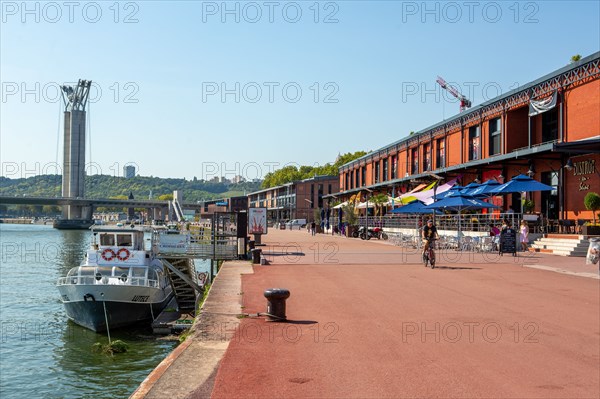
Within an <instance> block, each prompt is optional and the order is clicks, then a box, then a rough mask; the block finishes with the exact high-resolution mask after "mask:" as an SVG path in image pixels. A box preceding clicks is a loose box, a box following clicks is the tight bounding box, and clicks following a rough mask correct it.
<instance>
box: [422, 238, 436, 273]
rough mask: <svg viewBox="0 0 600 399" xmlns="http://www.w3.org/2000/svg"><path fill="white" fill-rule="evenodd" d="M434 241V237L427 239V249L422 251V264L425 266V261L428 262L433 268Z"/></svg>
mask: <svg viewBox="0 0 600 399" xmlns="http://www.w3.org/2000/svg"><path fill="white" fill-rule="evenodd" d="M435 241H436V240H435V238H432V239H431V240H429V247H428V248H427V251H425V252H424V253H423V264H424V265H425V267H427V263H429V264H430V265H431V268H432V269H433V268H435V248H434V244H435Z"/></svg>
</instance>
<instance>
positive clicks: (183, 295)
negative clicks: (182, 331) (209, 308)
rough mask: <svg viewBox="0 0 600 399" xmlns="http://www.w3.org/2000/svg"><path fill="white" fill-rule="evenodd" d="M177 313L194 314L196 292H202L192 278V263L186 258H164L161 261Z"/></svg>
mask: <svg viewBox="0 0 600 399" xmlns="http://www.w3.org/2000/svg"><path fill="white" fill-rule="evenodd" d="M162 262H163V264H164V265H165V269H166V270H167V274H168V275H169V279H170V280H171V286H172V287H173V293H174V294H175V299H177V304H178V306H179V311H180V312H181V313H194V312H195V311H196V291H197V292H198V293H200V292H202V288H200V286H198V284H196V282H195V278H194V273H195V272H194V263H193V261H192V260H191V259H188V258H165V259H162Z"/></svg>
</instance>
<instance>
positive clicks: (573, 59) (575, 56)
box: [571, 54, 581, 63]
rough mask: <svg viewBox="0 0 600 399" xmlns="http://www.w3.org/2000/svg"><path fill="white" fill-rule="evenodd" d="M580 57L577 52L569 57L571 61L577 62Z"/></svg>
mask: <svg viewBox="0 0 600 399" xmlns="http://www.w3.org/2000/svg"><path fill="white" fill-rule="evenodd" d="M580 59H581V55H579V54H575V55H574V56H573V57H571V63H573V62H577V61H579V60H580Z"/></svg>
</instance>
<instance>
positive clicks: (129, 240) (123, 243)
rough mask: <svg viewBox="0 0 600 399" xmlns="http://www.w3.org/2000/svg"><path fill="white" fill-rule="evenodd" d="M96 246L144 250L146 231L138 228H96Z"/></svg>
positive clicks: (98, 247) (94, 243)
mask: <svg viewBox="0 0 600 399" xmlns="http://www.w3.org/2000/svg"><path fill="white" fill-rule="evenodd" d="M93 245H94V246H95V248H97V249H100V248H109V247H124V248H127V249H129V250H131V251H143V250H144V232H143V231H142V230H137V229H131V230H129V229H125V228H111V229H94V242H93Z"/></svg>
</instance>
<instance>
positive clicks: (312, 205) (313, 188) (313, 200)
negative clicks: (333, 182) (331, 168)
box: [310, 175, 348, 208]
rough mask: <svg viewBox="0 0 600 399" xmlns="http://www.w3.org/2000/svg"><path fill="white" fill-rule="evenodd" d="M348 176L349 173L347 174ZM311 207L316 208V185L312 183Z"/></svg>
mask: <svg viewBox="0 0 600 399" xmlns="http://www.w3.org/2000/svg"><path fill="white" fill-rule="evenodd" d="M346 176H348V175H346ZM310 207H311V208H314V207H315V185H314V184H311V185H310Z"/></svg>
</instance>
